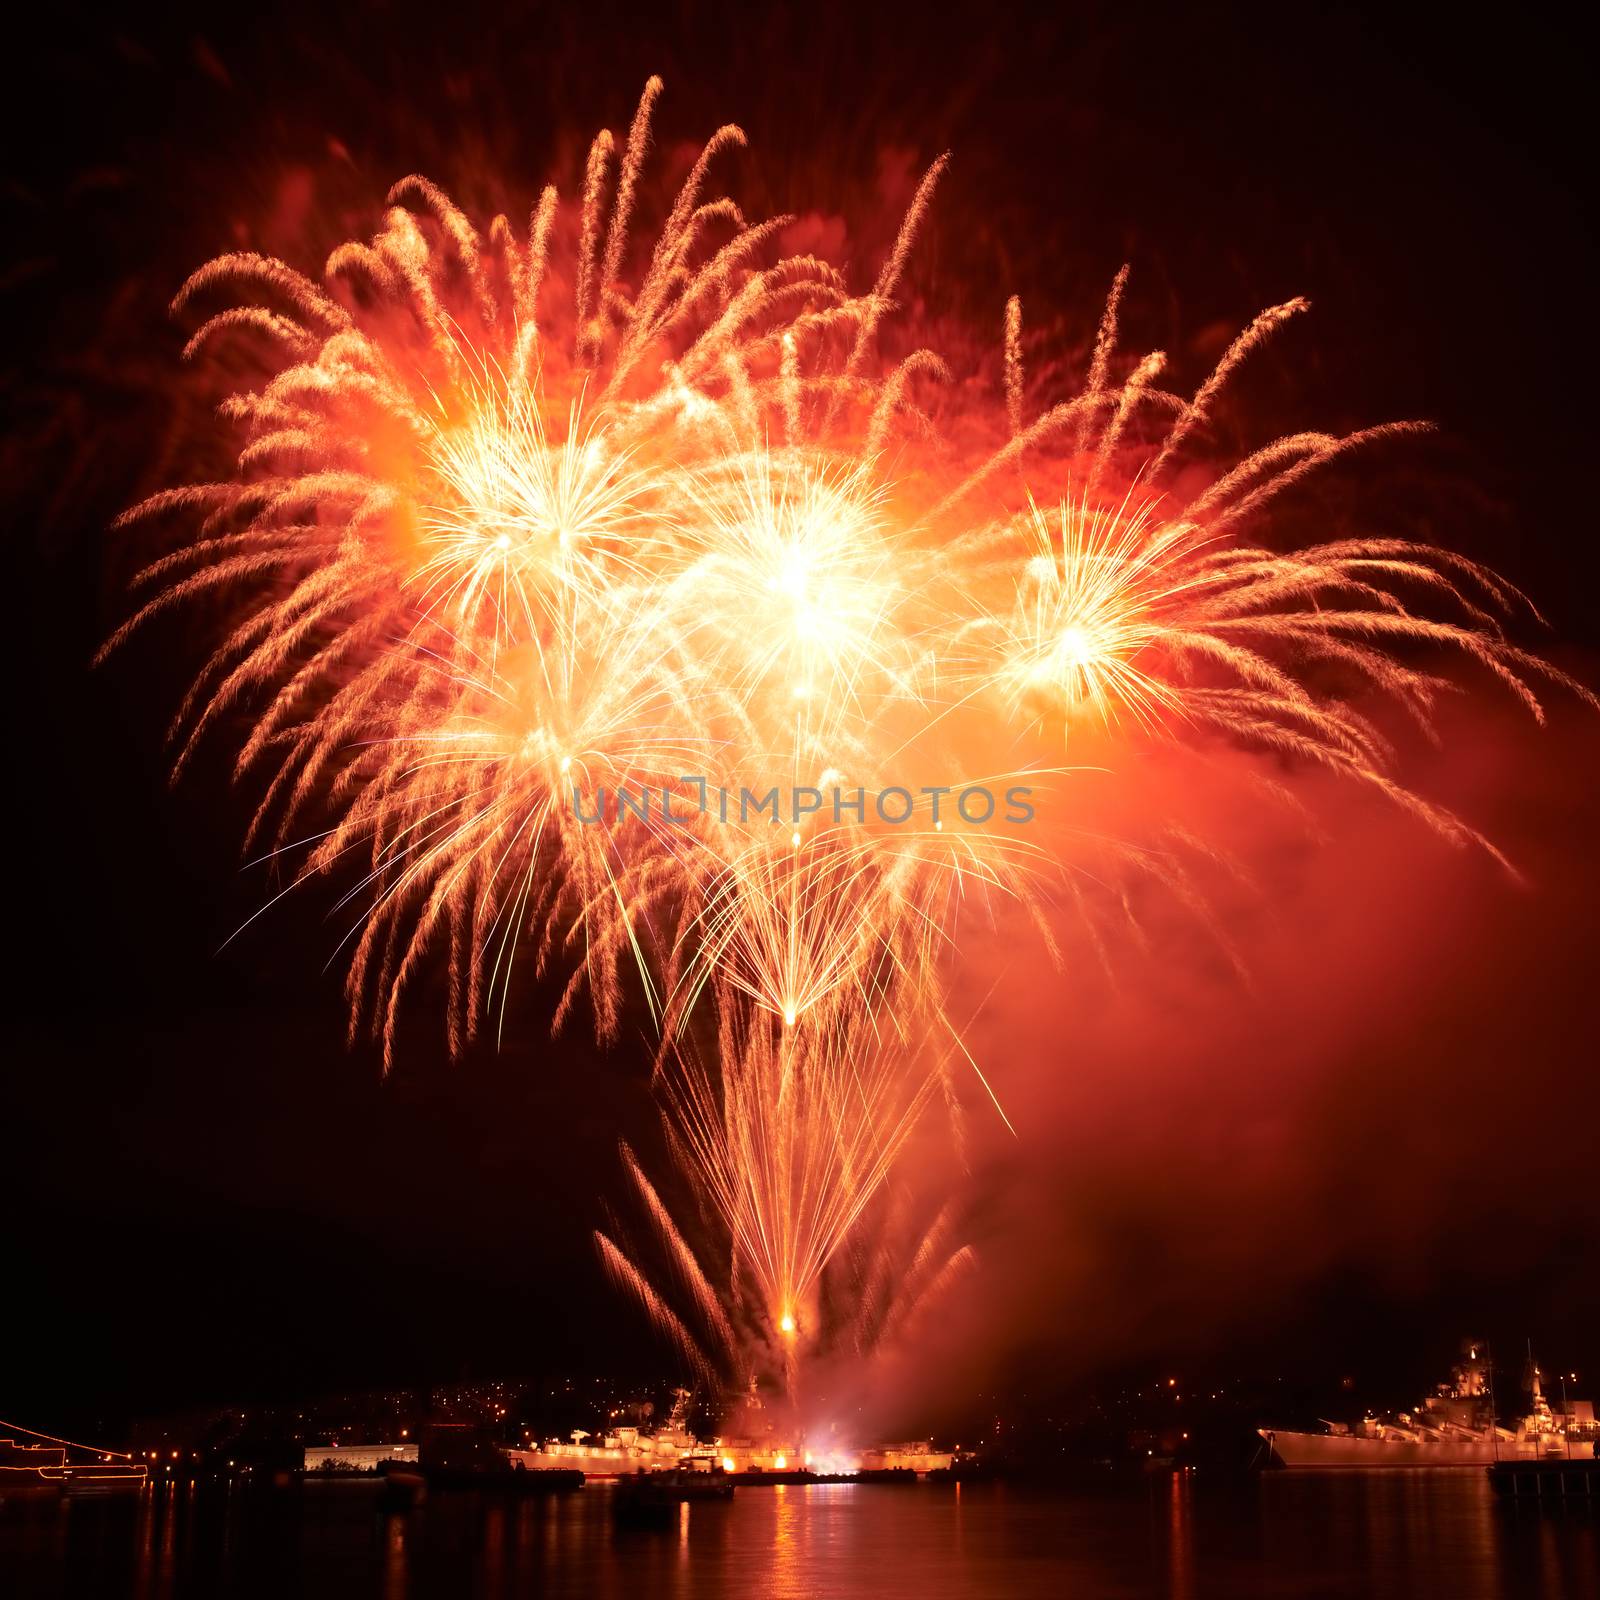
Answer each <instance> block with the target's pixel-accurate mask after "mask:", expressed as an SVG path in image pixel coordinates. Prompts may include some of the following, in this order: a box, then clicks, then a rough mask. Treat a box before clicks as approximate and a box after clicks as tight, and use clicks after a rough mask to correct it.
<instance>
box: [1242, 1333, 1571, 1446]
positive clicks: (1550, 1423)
mask: <svg viewBox="0 0 1600 1600" xmlns="http://www.w3.org/2000/svg"><path fill="white" fill-rule="evenodd" d="M1526 1387H1527V1390H1528V1394H1529V1406H1528V1410H1527V1412H1526V1414H1525V1415H1523V1416H1521V1417H1519V1418H1518V1419H1517V1424H1516V1426H1515V1427H1514V1428H1508V1427H1503V1426H1502V1425H1501V1424H1500V1423H1499V1422H1498V1421H1496V1419H1495V1409H1494V1380H1493V1368H1492V1367H1491V1365H1490V1361H1489V1350H1488V1346H1487V1345H1486V1344H1484V1343H1483V1342H1482V1341H1480V1340H1473V1339H1468V1340H1464V1341H1463V1343H1462V1346H1461V1359H1460V1360H1459V1361H1458V1362H1457V1363H1456V1365H1455V1366H1454V1367H1453V1368H1452V1369H1451V1374H1450V1381H1449V1382H1448V1383H1441V1384H1440V1385H1439V1386H1438V1387H1437V1388H1436V1389H1435V1390H1434V1392H1433V1393H1432V1394H1431V1395H1428V1396H1427V1397H1426V1398H1425V1399H1424V1400H1422V1401H1421V1403H1420V1404H1419V1405H1418V1406H1417V1407H1416V1408H1415V1409H1414V1410H1412V1411H1399V1412H1394V1413H1391V1414H1390V1415H1387V1416H1383V1417H1375V1416H1371V1415H1368V1416H1366V1417H1364V1418H1363V1419H1362V1420H1361V1421H1360V1422H1357V1423H1353V1424H1351V1423H1343V1422H1324V1423H1323V1428H1324V1429H1325V1430H1326V1431H1325V1432H1322V1433H1295V1432H1291V1431H1289V1430H1288V1429H1284V1428H1259V1429H1257V1430H1256V1431H1257V1432H1258V1433H1259V1434H1260V1435H1261V1437H1262V1439H1263V1440H1265V1441H1266V1444H1267V1446H1268V1448H1269V1449H1270V1451H1271V1453H1272V1457H1273V1460H1274V1462H1275V1463H1277V1464H1279V1465H1282V1466H1285V1467H1483V1466H1490V1465H1492V1464H1493V1463H1494V1462H1496V1461H1539V1460H1546V1459H1549V1458H1551V1457H1561V1458H1564V1459H1572V1460H1577V1459H1584V1460H1592V1459H1593V1458H1594V1455H1595V1440H1596V1436H1597V1433H1600V1430H1597V1428H1596V1424H1595V1416H1594V1406H1593V1404H1592V1403H1591V1402H1590V1401H1588V1400H1567V1399H1565V1398H1563V1399H1562V1401H1561V1402H1560V1404H1559V1405H1557V1406H1552V1405H1551V1404H1550V1402H1549V1401H1548V1400H1547V1399H1546V1398H1545V1393H1544V1374H1543V1373H1542V1372H1541V1371H1540V1369H1539V1366H1538V1364H1537V1363H1536V1362H1535V1361H1534V1360H1533V1358H1532V1354H1531V1352H1530V1355H1529V1359H1528V1375H1527V1383H1526ZM1564 1388H1565V1385H1564V1384H1563V1389H1564Z"/></svg>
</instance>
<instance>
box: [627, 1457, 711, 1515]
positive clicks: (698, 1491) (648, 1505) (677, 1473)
mask: <svg viewBox="0 0 1600 1600" xmlns="http://www.w3.org/2000/svg"><path fill="white" fill-rule="evenodd" d="M612 1494H613V1499H612V1502H611V1508H612V1511H613V1513H614V1514H615V1516H616V1518H617V1520H618V1521H619V1522H624V1523H640V1524H655V1523H664V1522H670V1521H671V1520H672V1518H673V1517H675V1516H676V1515H677V1513H678V1507H679V1506H683V1505H695V1504H699V1503H701V1502H709V1501H722V1500H731V1499H733V1481H732V1480H731V1479H730V1478H729V1477H728V1475H727V1474H726V1473H725V1472H686V1471H684V1470H682V1469H681V1468H673V1469H671V1470H669V1471H666V1472H639V1473H635V1474H633V1475H632V1476H631V1477H628V1478H619V1479H618V1480H617V1486H616V1488H615V1489H614V1490H613V1491H612Z"/></svg>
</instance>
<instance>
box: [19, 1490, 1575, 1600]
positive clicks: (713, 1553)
mask: <svg viewBox="0 0 1600 1600" xmlns="http://www.w3.org/2000/svg"><path fill="white" fill-rule="evenodd" d="M0 1595H5V1596H7V1597H9V1596H11V1595H16V1596H19V1597H26V1600H58V1597H59V1600H67V1597H70V1600H80V1597H82V1600H118V1597H121V1596H128V1597H131V1600H191V1597H202V1596H204V1597H211V1596H217V1597H219V1600H281V1597H285V1596H302V1595H303V1596H308V1597H311V1600H321V1597H329V1600H332V1597H335V1596H337V1597H338V1600H369V1597H370V1600H520V1597H523V1596H534V1595H537V1596H540V1597H541V1600H564V1597H568V1596H572V1597H577V1596H583V1597H585V1600H589V1597H594V1600H607V1597H616V1600H624V1597H627V1600H637V1597H639V1596H648V1597H650V1600H721V1597H724V1596H726V1597H729V1600H732V1597H735V1596H737V1597H739V1600H763V1597H765V1600H887V1597H888V1596H890V1595H911V1596H915V1597H916V1600H972V1597H979V1596H982V1597H990V1596H1004V1597H1006V1600H1013V1597H1015V1600H1034V1597H1039V1600H1045V1597H1049V1600H1057V1597H1071V1600H1102V1597H1104V1600H1126V1597H1144V1596H1151V1597H1161V1600H1210V1597H1213V1596H1214V1597H1218V1600H1221V1597H1226V1600H1236V1597H1240V1596H1260V1597H1264V1600H1279V1597H1283V1600H1288V1597H1295V1600H1298V1597H1300V1596H1313V1595H1314V1596H1317V1597H1326V1600H1342V1597H1345V1596H1349V1597H1352V1600H1353V1597H1357V1596H1360V1597H1362V1600H1365V1597H1367V1596H1374V1597H1378V1600H1384V1597H1390V1596H1392V1597H1395V1600H1400V1597H1405V1600H1522V1597H1524V1596H1552V1597H1555V1596H1559V1597H1562V1600H1567V1597H1572V1600H1584V1597H1595V1600H1600V1528H1597V1526H1596V1523H1595V1521H1594V1520H1592V1519H1591V1518H1590V1517H1589V1516H1587V1515H1585V1514H1583V1513H1581V1512H1573V1513H1569V1514H1566V1515H1561V1514H1557V1515H1550V1514H1546V1515H1544V1516H1540V1515H1538V1514H1537V1513H1529V1512H1527V1511H1526V1510H1518V1509H1517V1508H1514V1507H1508V1506H1501V1505H1497V1504H1496V1503H1495V1502H1494V1500H1493V1498H1492V1496H1491V1495H1490V1493H1489V1489H1488V1485H1487V1483H1486V1481H1485V1480H1484V1477H1483V1475H1482V1474H1481V1473H1478V1472H1459V1473H1425V1472H1389V1473H1347V1474H1309V1475H1301V1474H1294V1473H1273V1474H1266V1475H1263V1476H1262V1477H1259V1478H1253V1479H1249V1480H1241V1481H1236V1482H1221V1481H1217V1482H1202V1480H1201V1479H1199V1478H1197V1477H1187V1476H1177V1477H1167V1476H1157V1477H1152V1478H1150V1479H1149V1480H1148V1481H1147V1482H1144V1483H1140V1484H1136V1485H1132V1486H1129V1487H1126V1488H1122V1489H1117V1490H1107V1491H1105V1492H1089V1491H1084V1490H1081V1489H1079V1490H1069V1489H1056V1488H1052V1487H1047V1486H1043V1485H1037V1484H1023V1483H1013V1484H980V1483H966V1484H940V1485H932V1484H923V1485H914V1486H913V1485H898V1484H895V1485H890V1484H873V1485H850V1484H815V1485H809V1486H804V1487H799V1486H793V1485H790V1486H784V1487H774V1488H770V1489H760V1488H741V1489H740V1490H739V1491H738V1493H737V1494H736V1496H735V1498H734V1500H733V1502H732V1503H731V1504H706V1505H696V1506H685V1507H684V1508H682V1510H681V1511H680V1513H679V1515H678V1516H677V1517H675V1518H673V1519H670V1520H669V1521H667V1522H666V1523H664V1524H663V1525H662V1526H661V1527H659V1528H653V1529H648V1530H645V1529H623V1528H618V1527H617V1526H615V1524H614V1521H613V1518H612V1512H611V1493H610V1491H609V1490H608V1489H606V1488H605V1487H603V1486H591V1487H589V1488H587V1489H584V1490H582V1491H580V1492H579V1493H577V1494H572V1495H566V1496H552V1497H550V1498H534V1499H515V1498H511V1499H507V1498H501V1497H498V1496H494V1495H480V1494H440V1495H436V1496H435V1497H434V1498H433V1499H432V1500H431V1501H429V1502H428V1503H426V1504H425V1505H423V1506H420V1507H418V1508H416V1509H414V1510H411V1511H405V1512H392V1511H384V1510H382V1509H380V1508H379V1505H378V1497H377V1490H376V1486H375V1485H373V1484H370V1483H345V1484H338V1483H331V1484H316V1485H311V1486H308V1487H306V1488H305V1489H304V1490H303V1491H300V1492H299V1493H294V1492H288V1493H282V1494H263V1493H242V1492H238V1491H234V1492H231V1493H230V1492H228V1491H226V1490H220V1489H219V1490H207V1489H201V1490H195V1489H184V1488H182V1487H177V1486H169V1487H161V1488H155V1489H151V1490H148V1491H146V1492H145V1493H144V1494H143V1495H141V1496H138V1497H129V1498H127V1499H106V1500H76V1501H64V1502H48V1501H47V1502H44V1503H40V1502H37V1501H33V1502H24V1503H12V1504H7V1505H5V1506H4V1507H0Z"/></svg>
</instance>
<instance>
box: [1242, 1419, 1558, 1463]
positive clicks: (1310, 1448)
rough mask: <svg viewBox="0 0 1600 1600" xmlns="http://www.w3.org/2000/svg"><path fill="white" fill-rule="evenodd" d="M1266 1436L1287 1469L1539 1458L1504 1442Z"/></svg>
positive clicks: (1274, 1431) (1269, 1432) (1266, 1432)
mask: <svg viewBox="0 0 1600 1600" xmlns="http://www.w3.org/2000/svg"><path fill="white" fill-rule="evenodd" d="M1260 1433H1261V1437H1262V1438H1263V1439H1265V1440H1266V1442H1267V1444H1268V1445H1269V1446H1270V1447H1271V1449H1272V1453H1273V1455H1274V1457H1276V1459H1277V1460H1278V1461H1280V1462H1281V1463H1282V1464H1283V1465H1284V1466H1286V1467H1323V1468H1329V1467H1331V1468H1338V1467H1357V1468H1369V1469H1370V1468H1374V1467H1376V1468H1384V1467H1487V1466H1491V1465H1492V1464H1493V1463H1494V1462H1496V1461H1518V1460H1522V1461H1533V1460H1537V1459H1539V1458H1540V1455H1541V1454H1542V1452H1537V1451H1535V1450H1534V1449H1533V1448H1531V1447H1530V1446H1528V1445H1526V1444H1522V1443H1521V1442H1519V1441H1517V1440H1514V1439H1513V1440H1507V1439H1502V1440H1500V1441H1499V1443H1498V1445H1497V1444H1496V1443H1495V1441H1494V1440H1492V1439H1441V1440H1430V1439H1415V1440H1412V1439H1363V1438H1360V1437H1359V1436H1357V1435H1355V1434H1348V1433H1290V1432H1286V1431H1285V1430H1283V1429H1280V1428H1262V1429H1261V1430H1260Z"/></svg>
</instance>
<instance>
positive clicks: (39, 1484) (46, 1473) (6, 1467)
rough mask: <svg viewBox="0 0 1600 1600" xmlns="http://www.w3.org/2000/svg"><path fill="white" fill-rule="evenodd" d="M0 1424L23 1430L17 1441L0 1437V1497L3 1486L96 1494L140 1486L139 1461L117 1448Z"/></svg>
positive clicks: (142, 1475) (4, 1490)
mask: <svg viewBox="0 0 1600 1600" xmlns="http://www.w3.org/2000/svg"><path fill="white" fill-rule="evenodd" d="M0 1426H3V1427H6V1428H12V1429H15V1430H16V1432H18V1433H22V1434H26V1435H27V1438H26V1439H25V1440H24V1441H22V1442H21V1443H19V1442H18V1441H17V1440H16V1439H11V1438H0V1500H3V1499H4V1498H5V1495H6V1493H7V1491H12V1492H16V1491H23V1490H33V1491H39V1492H44V1493H54V1494H59V1493H62V1492H63V1491H65V1492H68V1493H72V1494H101V1493H105V1492H107V1491H109V1490H113V1489H138V1488H142V1487H143V1486H144V1482H145V1478H146V1476H147V1474H146V1471H145V1467H144V1464H143V1463H142V1462H138V1461H135V1460H134V1459H133V1457H132V1456H129V1455H125V1454H124V1453H123V1452H121V1451H118V1450H97V1449H95V1448H94V1447H93V1446H90V1445H77V1444H73V1443H72V1442H71V1441H70V1440H67V1439H55V1438H52V1437H51V1436H50V1435H49V1434H47V1433H34V1432H33V1431H32V1430H31V1429H28V1428H24V1427H22V1426H21V1425H20V1424H19V1423H15V1422H7V1423H3V1424H0ZM75 1458H86V1459H75Z"/></svg>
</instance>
